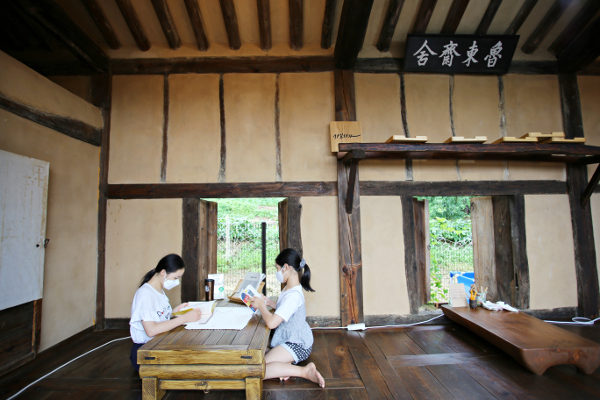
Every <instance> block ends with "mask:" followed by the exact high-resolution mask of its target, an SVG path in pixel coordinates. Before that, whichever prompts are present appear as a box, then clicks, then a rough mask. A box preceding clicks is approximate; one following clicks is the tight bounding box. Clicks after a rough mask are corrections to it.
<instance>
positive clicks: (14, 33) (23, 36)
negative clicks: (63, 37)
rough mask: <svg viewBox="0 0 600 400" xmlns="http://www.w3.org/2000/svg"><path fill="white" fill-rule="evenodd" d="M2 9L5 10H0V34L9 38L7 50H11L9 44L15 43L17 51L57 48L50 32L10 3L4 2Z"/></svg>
mask: <svg viewBox="0 0 600 400" xmlns="http://www.w3.org/2000/svg"><path fill="white" fill-rule="evenodd" d="M3 7H7V8H3V9H0V14H3V15H2V16H0V26H1V28H0V29H1V31H0V32H2V33H3V35H4V36H6V37H7V38H9V40H8V41H9V44H8V46H7V47H6V49H7V50H10V49H11V44H12V42H15V41H16V43H17V47H20V49H17V50H25V49H27V50H31V49H39V50H45V51H52V50H53V49H55V48H56V47H57V44H56V43H54V42H53V37H52V34H51V32H49V31H48V30H47V29H45V28H44V27H43V26H40V25H39V24H38V23H36V22H35V21H34V20H33V19H32V18H31V17H29V16H28V15H27V14H25V12H23V10H21V9H19V8H18V7H16V6H15V5H14V4H13V3H11V2H6V4H4V5H3ZM3 48H4V47H3Z"/></svg>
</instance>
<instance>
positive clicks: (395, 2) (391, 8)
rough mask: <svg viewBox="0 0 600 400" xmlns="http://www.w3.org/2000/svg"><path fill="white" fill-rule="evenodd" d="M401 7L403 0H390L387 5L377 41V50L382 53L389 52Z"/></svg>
mask: <svg viewBox="0 0 600 400" xmlns="http://www.w3.org/2000/svg"><path fill="white" fill-rule="evenodd" d="M402 6H404V0H390V4H389V5H388V8H387V10H386V12H385V17H384V19H383V26H382V27H381V32H380V33H379V39H378V40H377V49H378V50H379V51H381V52H382V53H385V52H387V51H389V50H390V45H391V43H392V37H393V36H394V31H395V30H396V25H397V24H398V19H399V18H400V12H401V11H402Z"/></svg>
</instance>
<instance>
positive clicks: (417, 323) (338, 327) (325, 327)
mask: <svg viewBox="0 0 600 400" xmlns="http://www.w3.org/2000/svg"><path fill="white" fill-rule="evenodd" d="M443 316H444V314H440V315H438V316H437V317H433V318H431V319H428V320H426V321H421V322H415V323H413V324H402V325H378V326H367V327H365V329H375V328H405V327H408V326H414V325H421V324H425V323H427V322H430V321H433V320H434V319H437V318H440V317H443ZM310 329H313V330H316V329H348V327H347V326H331V327H328V326H316V327H314V328H310Z"/></svg>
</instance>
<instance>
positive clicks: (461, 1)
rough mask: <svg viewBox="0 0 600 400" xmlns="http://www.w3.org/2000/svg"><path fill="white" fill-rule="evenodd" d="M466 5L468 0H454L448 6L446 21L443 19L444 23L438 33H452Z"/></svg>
mask: <svg viewBox="0 0 600 400" xmlns="http://www.w3.org/2000/svg"><path fill="white" fill-rule="evenodd" d="M468 5H469V0H454V1H453V2H452V5H451V6H450V10H449V11H448V15H447V16H446V21H444V25H443V26H442V31H441V32H440V33H442V34H446V35H452V34H454V33H455V32H456V29H457V28H458V25H459V24H460V20H461V19H462V17H463V15H464V14H465V10H466V9H467V6H468Z"/></svg>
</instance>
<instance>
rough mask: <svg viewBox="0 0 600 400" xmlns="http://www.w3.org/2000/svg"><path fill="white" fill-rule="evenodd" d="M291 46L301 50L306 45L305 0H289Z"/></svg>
mask: <svg viewBox="0 0 600 400" xmlns="http://www.w3.org/2000/svg"><path fill="white" fill-rule="evenodd" d="M289 5H290V7H289V9H290V47H291V48H292V50H296V51H298V50H301V49H302V46H303V45H304V0H289Z"/></svg>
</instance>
